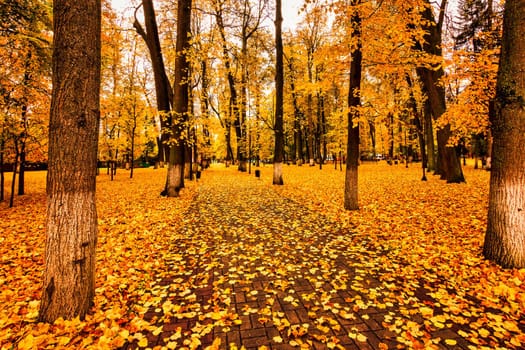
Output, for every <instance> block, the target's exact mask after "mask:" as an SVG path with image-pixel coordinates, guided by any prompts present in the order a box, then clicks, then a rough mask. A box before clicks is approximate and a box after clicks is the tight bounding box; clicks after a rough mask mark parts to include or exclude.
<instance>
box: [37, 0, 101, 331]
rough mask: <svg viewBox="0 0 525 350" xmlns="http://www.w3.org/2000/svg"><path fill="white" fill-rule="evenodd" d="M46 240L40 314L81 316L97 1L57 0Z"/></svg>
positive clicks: (86, 285) (95, 101)
mask: <svg viewBox="0 0 525 350" xmlns="http://www.w3.org/2000/svg"><path fill="white" fill-rule="evenodd" d="M53 5H54V6H53V14H54V38H53V47H54V50H53V59H52V69H53V88H52V100H51V114H50V122H49V161H48V164H49V172H48V177H47V213H48V215H47V221H46V229H47V239H46V255H45V272H44V279H43V290H42V299H41V304H40V314H39V319H40V321H45V322H53V321H55V320H56V319H57V318H59V317H63V318H66V319H71V318H74V317H77V316H78V317H80V318H84V317H85V315H86V314H87V312H88V310H89V308H90V307H91V306H92V304H93V298H94V295H95V248H96V243H97V211H96V203H95V187H96V182H95V179H96V169H97V143H98V119H99V114H100V111H99V108H100V106H99V104H100V100H99V99H100V97H99V93H100V64H101V60H100V51H101V36H100V32H101V2H100V0H86V1H78V2H76V1H75V2H71V1H68V0H55V1H54V4H53Z"/></svg>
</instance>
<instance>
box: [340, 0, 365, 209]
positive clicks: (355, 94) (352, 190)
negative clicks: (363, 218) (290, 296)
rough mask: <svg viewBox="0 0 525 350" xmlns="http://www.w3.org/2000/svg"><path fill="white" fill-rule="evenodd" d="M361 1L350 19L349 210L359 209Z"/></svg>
mask: <svg viewBox="0 0 525 350" xmlns="http://www.w3.org/2000/svg"><path fill="white" fill-rule="evenodd" d="M359 4H360V0H352V6H353V7H354V8H353V14H352V17H351V19H350V23H351V26H352V39H353V40H355V41H356V45H355V48H354V50H353V52H352V55H351V63H350V87H349V90H348V108H349V111H348V144H347V149H346V155H347V156H346V174H345V193H344V200H345V201H344V206H345V209H347V210H357V209H359V203H358V195H357V194H358V188H357V182H358V181H357V172H358V165H359V122H358V121H357V120H356V121H355V124H356V125H355V126H354V119H357V118H359V110H358V107H359V106H360V105H361V97H360V96H361V92H360V91H359V90H360V88H361V68H362V66H361V62H362V60H363V56H362V52H361V47H362V42H361V17H360V14H359V9H358V8H357V5H359Z"/></svg>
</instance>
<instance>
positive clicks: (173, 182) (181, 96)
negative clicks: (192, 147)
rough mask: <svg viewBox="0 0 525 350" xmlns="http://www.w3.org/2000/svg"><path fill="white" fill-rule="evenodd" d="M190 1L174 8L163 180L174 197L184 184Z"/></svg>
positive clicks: (167, 192)
mask: <svg viewBox="0 0 525 350" xmlns="http://www.w3.org/2000/svg"><path fill="white" fill-rule="evenodd" d="M191 3H192V2H191V0H183V1H179V4H178V8H177V46H176V54H177V56H176V59H175V67H176V68H175V81H174V89H173V90H174V93H173V113H174V120H173V121H172V124H173V125H172V129H171V132H172V137H173V139H172V140H170V149H169V165H168V175H167V180H166V194H167V195H168V197H176V196H178V195H179V191H180V190H181V189H182V188H183V187H184V163H185V162H184V151H185V147H186V144H185V138H186V137H187V134H186V122H187V120H188V102H189V91H188V86H189V85H188V80H189V59H188V58H187V57H186V55H187V54H188V52H189V49H190V36H191V34H190V33H191Z"/></svg>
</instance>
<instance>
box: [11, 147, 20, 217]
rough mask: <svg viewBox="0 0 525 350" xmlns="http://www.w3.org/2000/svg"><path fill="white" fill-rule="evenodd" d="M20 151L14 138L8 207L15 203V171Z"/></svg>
mask: <svg viewBox="0 0 525 350" xmlns="http://www.w3.org/2000/svg"><path fill="white" fill-rule="evenodd" d="M19 157H20V152H19V150H18V140H15V160H14V161H13V178H12V180H11V194H10V196H9V208H12V207H13V206H14V205H15V184H16V172H17V170H18V159H19Z"/></svg>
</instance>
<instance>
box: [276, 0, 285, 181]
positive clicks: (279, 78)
mask: <svg viewBox="0 0 525 350" xmlns="http://www.w3.org/2000/svg"><path fill="white" fill-rule="evenodd" d="M282 23H283V15H282V11H281V0H276V4H275V129H274V131H275V149H274V156H273V184H274V185H283V184H284V182H283V159H284V128H283V93H284V67H283V37H282Z"/></svg>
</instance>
